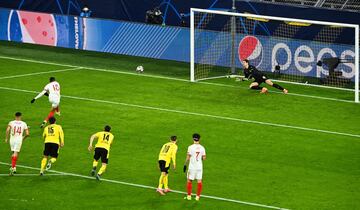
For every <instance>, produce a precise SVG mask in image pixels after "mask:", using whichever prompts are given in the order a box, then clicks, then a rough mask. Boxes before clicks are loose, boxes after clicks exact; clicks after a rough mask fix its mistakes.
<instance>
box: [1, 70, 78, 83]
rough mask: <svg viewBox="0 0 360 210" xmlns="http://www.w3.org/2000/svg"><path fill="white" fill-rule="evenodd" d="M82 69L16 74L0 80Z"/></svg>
mask: <svg viewBox="0 0 360 210" xmlns="http://www.w3.org/2000/svg"><path fill="white" fill-rule="evenodd" d="M79 69H82V67H75V68H69V69H59V70H53V71H41V72H33V73H28V74H18V75H12V76H5V77H0V80H2V79H12V78H18V77H27V76H34V75H40V74H51V73H59V72H66V71H76V70H79Z"/></svg>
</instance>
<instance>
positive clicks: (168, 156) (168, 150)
mask: <svg viewBox="0 0 360 210" xmlns="http://www.w3.org/2000/svg"><path fill="white" fill-rule="evenodd" d="M176 142H177V137H176V136H171V137H170V142H168V143H166V144H164V145H163V146H162V147H161V149H160V153H159V168H160V172H161V174H160V178H159V186H158V188H157V189H156V192H158V193H160V195H165V193H167V192H170V189H169V185H168V183H169V179H168V176H169V168H170V163H171V161H172V163H173V167H174V170H175V168H176V152H177V149H178V146H177V145H176ZM163 187H164V189H163Z"/></svg>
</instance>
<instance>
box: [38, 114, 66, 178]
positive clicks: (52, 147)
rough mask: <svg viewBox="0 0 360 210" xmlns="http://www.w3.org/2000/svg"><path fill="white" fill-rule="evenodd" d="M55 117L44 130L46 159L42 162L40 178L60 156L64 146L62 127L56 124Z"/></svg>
mask: <svg viewBox="0 0 360 210" xmlns="http://www.w3.org/2000/svg"><path fill="white" fill-rule="evenodd" d="M55 122H56V119H55V117H51V118H50V119H49V123H50V125H48V126H46V127H45V128H44V132H43V138H44V140H45V146H44V157H43V159H42V160H41V167H40V176H42V175H44V171H45V170H49V169H50V168H51V166H52V164H54V163H55V162H56V159H57V158H58V156H59V146H60V147H63V146H64V132H63V129H62V127H61V126H60V125H57V124H55ZM46 163H47V164H46Z"/></svg>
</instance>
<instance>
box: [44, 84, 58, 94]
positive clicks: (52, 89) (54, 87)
mask: <svg viewBox="0 0 360 210" xmlns="http://www.w3.org/2000/svg"><path fill="white" fill-rule="evenodd" d="M44 90H45V91H46V92H48V93H49V96H58V97H60V84H59V83H58V82H56V81H54V82H50V83H49V84H47V85H46V86H45V87H44Z"/></svg>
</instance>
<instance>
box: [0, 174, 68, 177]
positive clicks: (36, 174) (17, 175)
mask: <svg viewBox="0 0 360 210" xmlns="http://www.w3.org/2000/svg"><path fill="white" fill-rule="evenodd" d="M0 176H9V177H16V176H40V175H39V174H14V175H12V176H10V175H9V174H0ZM47 176H66V174H47Z"/></svg>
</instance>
